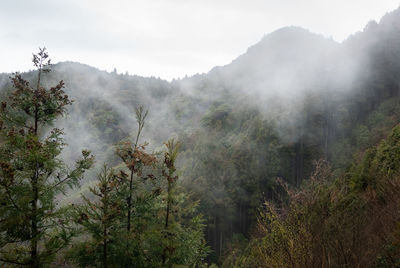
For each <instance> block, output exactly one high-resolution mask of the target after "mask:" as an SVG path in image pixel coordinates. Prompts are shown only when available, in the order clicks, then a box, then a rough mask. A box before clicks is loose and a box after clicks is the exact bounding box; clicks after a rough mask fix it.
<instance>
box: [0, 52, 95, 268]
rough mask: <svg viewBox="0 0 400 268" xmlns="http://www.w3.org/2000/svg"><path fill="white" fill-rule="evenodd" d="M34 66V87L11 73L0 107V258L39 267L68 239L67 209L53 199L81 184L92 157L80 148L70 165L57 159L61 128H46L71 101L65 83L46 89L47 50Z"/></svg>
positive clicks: (59, 149) (11, 262)
mask: <svg viewBox="0 0 400 268" xmlns="http://www.w3.org/2000/svg"><path fill="white" fill-rule="evenodd" d="M33 64H34V66H35V67H36V68H37V81H36V85H35V87H32V86H31V85H30V83H29V82H28V81H27V80H25V79H23V78H22V76H21V74H19V73H15V74H14V76H13V77H11V81H12V84H13V86H14V88H15V91H14V92H13V93H12V94H11V96H10V97H9V98H8V101H4V102H2V103H1V109H0V126H1V129H0V199H1V202H0V204H1V206H0V261H1V262H4V263H9V264H17V265H30V266H31V267H39V266H42V265H43V264H45V263H48V262H49V261H51V259H52V257H54V255H55V254H56V253H57V252H58V251H60V250H61V249H62V248H64V247H65V246H66V245H68V243H69V242H70V240H71V237H72V236H73V231H72V229H71V228H69V226H68V219H66V217H68V213H69V210H68V208H66V207H62V206H60V205H58V203H57V202H56V200H57V198H59V197H60V195H61V194H63V193H65V191H66V187H74V186H77V185H78V184H79V180H80V178H82V176H83V174H84V172H85V171H86V170H87V169H89V168H90V167H91V166H92V164H93V161H94V157H93V156H92V155H91V154H90V152H89V151H82V158H80V159H78V160H77V161H76V165H75V167H74V168H73V169H70V168H68V167H67V165H66V164H65V163H64V162H63V161H62V160H61V159H60V158H59V155H60V153H61V151H62V149H63V147H64V146H65V143H64V142H63V138H62V135H63V132H62V131H61V130H60V129H57V128H52V129H51V128H50V125H51V124H52V123H53V122H54V120H55V119H56V118H57V117H59V116H62V115H64V114H66V111H67V106H68V105H71V104H72V101H71V100H70V99H69V98H68V96H67V95H66V94H65V92H64V90H63V88H64V82H63V81H60V82H59V83H58V84H57V85H56V86H54V87H51V88H50V89H46V88H44V87H42V85H41V80H42V78H43V75H44V74H46V73H48V72H50V59H49V56H48V54H47V52H46V50H45V48H43V49H39V53H38V54H34V55H33Z"/></svg>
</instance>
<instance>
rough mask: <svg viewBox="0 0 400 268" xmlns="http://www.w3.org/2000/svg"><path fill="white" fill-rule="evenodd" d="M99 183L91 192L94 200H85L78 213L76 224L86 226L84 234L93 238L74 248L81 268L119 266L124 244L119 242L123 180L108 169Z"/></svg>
mask: <svg viewBox="0 0 400 268" xmlns="http://www.w3.org/2000/svg"><path fill="white" fill-rule="evenodd" d="M97 179H98V183H97V185H96V186H95V187H91V188H90V189H89V190H90V193H91V194H92V195H93V197H94V198H90V197H87V196H83V197H82V198H83V201H84V204H83V205H80V206H77V207H76V210H75V220H76V222H77V224H78V225H80V226H82V233H85V234H89V235H90V237H91V238H90V239H87V238H86V239H84V241H83V242H81V243H78V244H76V245H74V247H73V248H72V251H71V252H72V253H71V257H72V260H73V261H74V262H76V263H77V264H79V265H80V266H81V267H87V266H88V265H89V266H91V265H96V266H100V267H105V268H106V267H109V266H112V267H114V266H115V265H117V263H118V254H117V252H118V251H119V250H118V246H120V244H122V243H121V242H120V241H119V239H118V233H119V232H120V225H119V219H120V213H121V206H122V200H121V199H120V198H119V196H118V188H119V186H120V183H121V177H120V176H117V175H116V173H115V172H114V170H113V169H111V168H109V167H107V166H106V165H104V167H103V169H102V171H101V172H100V173H99V175H98V177H97Z"/></svg>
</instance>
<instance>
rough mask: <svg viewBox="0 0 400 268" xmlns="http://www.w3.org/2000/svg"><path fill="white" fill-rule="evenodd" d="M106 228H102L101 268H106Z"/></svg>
mask: <svg viewBox="0 0 400 268" xmlns="http://www.w3.org/2000/svg"><path fill="white" fill-rule="evenodd" d="M107 254H108V253H107V227H106V225H104V228H103V267H104V268H107Z"/></svg>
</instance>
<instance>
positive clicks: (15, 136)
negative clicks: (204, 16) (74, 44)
mask: <svg viewBox="0 0 400 268" xmlns="http://www.w3.org/2000/svg"><path fill="white" fill-rule="evenodd" d="M399 44H400V9H397V10H394V11H392V12H390V13H387V14H386V15H385V16H384V17H383V18H382V19H381V20H380V21H379V22H375V21H371V22H370V23H368V24H367V25H366V26H365V28H364V30H363V31H361V32H358V33H355V34H353V35H352V36H350V37H349V38H348V39H346V40H345V41H343V42H342V43H337V42H335V41H333V40H332V39H327V38H325V37H323V36H320V35H317V34H314V33H311V32H309V31H308V30H305V29H302V28H299V27H286V28H282V29H279V30H277V31H275V32H273V33H271V34H268V35H266V36H264V37H263V39H262V40H261V41H260V42H258V43H257V44H255V45H254V46H252V47H250V48H249V49H248V50H247V51H246V52H245V53H244V54H242V55H241V56H239V57H238V58H236V59H235V60H233V61H232V62H231V63H230V64H228V65H225V66H219V67H215V68H213V69H212V70H211V71H210V72H208V73H205V74H197V75H194V76H191V77H185V78H182V79H176V80H172V81H171V82H168V81H165V80H162V79H159V78H155V77H148V78H145V77H140V76H135V75H129V74H127V73H126V74H122V73H118V71H117V70H115V71H114V72H111V73H110V72H106V71H101V70H99V69H96V68H94V67H90V66H88V65H84V64H81V63H77V62H60V63H57V64H52V63H51V60H50V58H51V55H50V56H49V53H50V52H48V51H47V50H46V49H45V48H40V49H39V51H38V52H35V53H34V54H33V59H32V62H33V67H34V70H32V71H29V72H25V73H18V72H16V73H12V74H10V73H2V74H0V102H1V107H0V266H2V267H214V268H215V267H299V268H300V267H400V213H399V212H400V125H399V123H400V46H399ZM50 54H51V53H50Z"/></svg>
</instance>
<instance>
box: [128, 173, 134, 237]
mask: <svg viewBox="0 0 400 268" xmlns="http://www.w3.org/2000/svg"><path fill="white" fill-rule="evenodd" d="M132 190H133V170H131V178H130V181H129V197H128V219H127V230H128V233H129V232H130V230H131V211H132Z"/></svg>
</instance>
